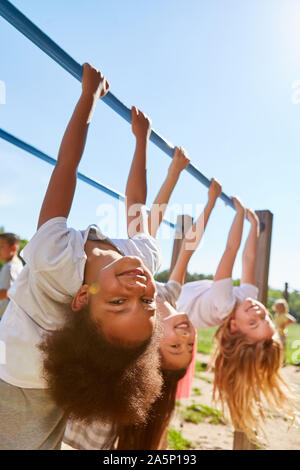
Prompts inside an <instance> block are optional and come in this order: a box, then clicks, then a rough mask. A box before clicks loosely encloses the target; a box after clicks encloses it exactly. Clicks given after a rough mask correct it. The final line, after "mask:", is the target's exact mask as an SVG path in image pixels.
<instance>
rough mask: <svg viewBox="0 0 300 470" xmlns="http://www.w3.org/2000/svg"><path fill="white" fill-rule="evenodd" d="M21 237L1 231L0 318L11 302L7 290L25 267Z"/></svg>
mask: <svg viewBox="0 0 300 470" xmlns="http://www.w3.org/2000/svg"><path fill="white" fill-rule="evenodd" d="M19 246H20V239H19V237H18V236H17V235H15V234H14V233H8V232H6V233H0V261H4V263H5V264H4V266H3V267H2V269H1V270H0V319H1V317H2V315H3V313H4V311H5V309H6V307H7V305H8V303H9V298H8V295H7V291H8V289H9V288H10V286H11V285H12V283H13V282H14V281H15V280H16V278H17V276H18V274H19V273H20V272H21V271H22V269H23V263H22V261H21V260H20V258H19V257H18V249H19Z"/></svg>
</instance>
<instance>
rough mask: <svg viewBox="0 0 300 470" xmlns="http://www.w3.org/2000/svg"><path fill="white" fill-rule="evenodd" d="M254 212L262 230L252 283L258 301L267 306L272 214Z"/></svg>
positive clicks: (268, 212)
mask: <svg viewBox="0 0 300 470" xmlns="http://www.w3.org/2000/svg"><path fill="white" fill-rule="evenodd" d="M255 212H256V214H257V216H258V218H259V221H260V225H261V227H263V229H262V230H261V232H260V235H259V239H258V246H257V255H256V263H255V278H254V283H255V285H256V286H257V287H258V289H259V292H258V300H259V301H260V302H261V303H263V304H264V305H267V299H268V279H269V265H270V253H271V238H272V225H273V214H272V212H270V211H255Z"/></svg>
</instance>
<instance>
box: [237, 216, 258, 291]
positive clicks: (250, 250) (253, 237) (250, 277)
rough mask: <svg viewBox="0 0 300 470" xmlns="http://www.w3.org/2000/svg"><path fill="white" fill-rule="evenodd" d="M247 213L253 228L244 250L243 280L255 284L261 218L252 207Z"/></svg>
mask: <svg viewBox="0 0 300 470" xmlns="http://www.w3.org/2000/svg"><path fill="white" fill-rule="evenodd" d="M246 214H247V217H248V219H249V222H250V223H251V228H250V232H249V235H248V238H247V241H246V243H245V248H244V251H243V268H242V279H241V282H242V283H243V284H244V283H247V284H254V274H255V260H256V251H257V242H258V237H259V220H258V217H257V215H256V214H255V212H253V211H252V210H250V209H247V211H246Z"/></svg>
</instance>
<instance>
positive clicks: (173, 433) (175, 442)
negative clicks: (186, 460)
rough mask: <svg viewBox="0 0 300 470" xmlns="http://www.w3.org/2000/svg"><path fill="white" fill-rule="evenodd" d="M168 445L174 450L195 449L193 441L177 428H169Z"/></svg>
mask: <svg viewBox="0 0 300 470" xmlns="http://www.w3.org/2000/svg"><path fill="white" fill-rule="evenodd" d="M167 439H168V447H170V448H171V449H174V450H187V449H193V447H192V443H191V442H190V441H188V440H187V439H184V438H183V437H182V434H181V431H177V430H176V429H169V430H168V438H167Z"/></svg>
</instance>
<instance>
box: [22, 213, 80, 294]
mask: <svg viewBox="0 0 300 470" xmlns="http://www.w3.org/2000/svg"><path fill="white" fill-rule="evenodd" d="M21 255H22V257H23V258H24V260H25V262H26V263H27V266H28V268H29V270H30V272H31V274H32V276H33V277H34V278H35V279H36V280H38V283H39V287H40V288H41V287H43V288H44V289H43V290H44V291H46V292H47V293H48V295H50V296H52V297H53V298H54V299H55V300H58V301H59V300H60V301H62V302H64V301H66V300H64V299H63V297H64V295H68V296H71V297H73V296H74V295H75V293H76V292H77V290H78V289H79V287H80V285H81V284H82V281H83V276H84V266H85V260H86V255H85V252H84V243H83V237H82V235H81V232H79V231H77V230H74V229H72V228H68V227H67V219H66V218H65V217H55V218H53V219H50V220H48V221H47V222H45V223H44V224H43V225H42V226H41V227H40V228H39V229H38V231H37V232H36V233H35V235H34V236H33V237H32V238H31V240H30V241H29V243H28V244H27V245H26V246H25V248H24V249H23V251H22V254H21ZM37 273H38V274H37ZM36 274H37V275H36Z"/></svg>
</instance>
